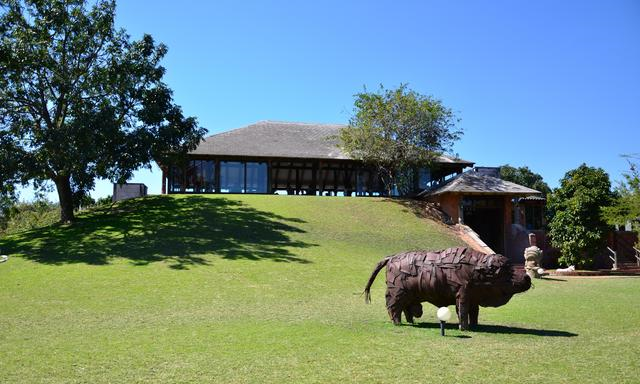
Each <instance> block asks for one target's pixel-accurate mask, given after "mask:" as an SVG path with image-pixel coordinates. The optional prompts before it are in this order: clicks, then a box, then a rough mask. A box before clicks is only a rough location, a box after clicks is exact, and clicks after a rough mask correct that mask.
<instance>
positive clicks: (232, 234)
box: [0, 196, 315, 269]
mask: <svg viewBox="0 0 640 384" xmlns="http://www.w3.org/2000/svg"><path fill="white" fill-rule="evenodd" d="M298 223H304V221H303V220H301V219H296V218H287V217H282V216H279V215H277V214H274V213H271V212H266V211H260V210H257V209H255V208H251V207H249V206H247V205H245V204H244V203H242V202H241V201H237V200H232V199H229V198H223V197H216V198H206V197H202V196H184V197H181V198H172V197H167V196H149V197H146V198H144V199H135V200H127V201H122V202H120V203H118V204H116V205H114V206H113V207H111V208H104V209H98V210H94V211H92V212H89V213H85V214H82V215H80V216H79V217H78V218H77V221H76V222H75V223H74V224H73V225H71V226H64V225H54V226H50V227H46V228H40V229H36V230H32V231H29V232H24V233H21V234H18V235H15V236H12V237H10V238H9V239H5V240H3V241H0V245H2V248H3V250H6V251H8V252H9V253H14V254H16V253H17V254H22V255H23V256H24V257H25V258H27V259H29V260H33V261H36V262H40V263H44V264H53V265H55V264H65V263H86V264H92V265H104V264H108V263H109V259H110V258H113V257H122V258H126V259H129V260H131V261H132V262H133V263H134V264H136V265H146V264H149V263H152V262H158V261H170V262H172V264H171V268H174V269H186V268H188V266H189V265H207V264H209V260H207V259H206V258H204V257H202V256H199V255H204V254H216V255H217V256H220V257H222V258H224V259H230V260H236V259H246V260H272V261H277V262H297V263H308V261H307V260H304V259H301V258H299V257H297V256H295V254H293V253H292V252H291V251H290V250H289V249H288V248H307V247H311V246H315V244H309V243H305V242H302V241H297V240H292V239H291V238H290V235H289V234H291V233H303V232H305V231H304V230H302V229H300V228H298V227H296V226H295V224H298Z"/></svg>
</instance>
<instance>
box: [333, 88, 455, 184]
mask: <svg viewBox="0 0 640 384" xmlns="http://www.w3.org/2000/svg"><path fill="white" fill-rule="evenodd" d="M354 111H355V113H354V116H353V117H352V118H351V119H350V120H349V125H348V127H346V128H344V129H342V130H341V131H340V143H341V144H340V145H341V147H342V148H343V149H344V150H345V151H346V152H347V153H349V155H350V156H351V157H353V158H354V159H357V160H361V161H363V162H365V163H367V164H371V165H372V166H375V167H376V168H377V169H378V173H379V175H380V177H381V179H382V181H383V183H384V184H385V188H386V190H387V193H388V194H391V193H392V191H393V188H394V187H397V188H398V189H399V190H401V191H406V190H407V188H408V187H409V186H408V182H409V181H410V180H411V176H412V173H413V172H412V170H413V167H416V166H427V165H429V164H430V163H431V162H432V161H433V160H434V159H435V158H436V157H437V156H438V155H439V154H440V153H442V152H445V151H447V150H449V149H451V147H452V145H453V143H454V142H455V141H456V140H458V139H459V138H460V136H461V135H462V130H460V129H458V128H457V127H456V124H457V123H458V119H457V118H456V116H455V114H454V113H453V112H452V111H451V109H449V108H447V107H445V106H444V105H443V104H442V102H441V101H440V100H436V99H434V98H432V97H429V96H423V95H421V94H419V93H417V92H415V91H412V90H410V89H408V88H407V85H406V84H401V85H400V86H399V87H398V88H396V89H392V90H387V89H385V88H384V87H383V86H380V89H379V90H378V92H367V91H366V89H365V91H364V92H362V93H358V94H356V95H355V108H354Z"/></svg>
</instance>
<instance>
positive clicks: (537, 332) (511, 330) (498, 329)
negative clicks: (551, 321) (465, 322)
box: [413, 323, 578, 337]
mask: <svg viewBox="0 0 640 384" xmlns="http://www.w3.org/2000/svg"><path fill="white" fill-rule="evenodd" d="M413 326H414V327H418V328H434V329H440V324H436V323H417V324H413ZM445 328H446V329H458V324H452V323H447V324H446V325H445ZM471 333H502V334H515V335H532V336H549V337H575V336H578V334H577V333H573V332H566V331H555V330H549V329H532V328H519V327H506V326H504V325H482V324H481V325H478V326H476V327H475V328H473V330H472V331H471Z"/></svg>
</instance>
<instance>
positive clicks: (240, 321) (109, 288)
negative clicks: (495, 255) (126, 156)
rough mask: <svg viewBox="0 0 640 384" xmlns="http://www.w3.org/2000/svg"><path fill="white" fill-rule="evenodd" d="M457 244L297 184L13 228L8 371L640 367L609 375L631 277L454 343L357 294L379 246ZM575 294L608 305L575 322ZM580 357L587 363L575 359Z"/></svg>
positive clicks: (547, 289) (0, 346) (373, 377)
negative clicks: (279, 190)
mask: <svg viewBox="0 0 640 384" xmlns="http://www.w3.org/2000/svg"><path fill="white" fill-rule="evenodd" d="M458 244H460V240H458V238H457V237H455V236H454V235H453V234H452V233H450V232H449V231H448V230H447V229H446V228H445V227H443V226H441V225H438V224H435V223H433V222H431V221H429V220H425V219H421V218H419V217H417V216H416V215H415V214H414V213H413V212H412V211H411V209H409V208H406V207H405V205H404V204H402V201H389V200H384V199H372V198H330V197H304V196H238V195H235V196H200V195H193V196H155V197H148V198H144V199H138V200H132V201H126V202H122V203H120V204H118V205H116V206H114V207H113V209H112V210H98V211H93V212H90V213H86V214H83V215H80V216H79V220H78V222H77V223H76V224H74V225H73V226H70V227H65V226H53V227H48V228H43V229H39V230H33V231H30V232H24V233H21V234H16V235H12V236H9V237H7V238H4V239H2V240H0V249H1V250H2V253H8V254H9V255H10V259H9V261H8V262H5V263H2V264H0V295H1V296H0V319H1V321H0V367H1V368H0V382H2V383H23V382H24V383H33V382H48V383H69V382H91V383H107V382H111V383H133V382H193V383H202V382H216V383H221V382H229V383H236V382H237V383H240V382H242V383H244V382H256V383H269V382H271V383H282V382H296V383H298V382H404V383H411V382H415V383H421V382H425V380H426V381H429V379H430V378H435V377H436V375H437V380H438V381H445V382H473V383H478V382H492V381H500V382H517V383H519V384H520V383H526V382H536V381H539V380H538V379H541V377H540V376H539V375H537V373H536V375H537V376H536V375H534V376H523V373H526V372H531V371H530V370H529V371H527V369H528V367H535V370H536V372H538V371H540V370H541V372H543V373H541V374H543V375H544V378H546V379H549V380H550V381H563V380H564V381H567V382H589V381H590V379H592V378H594V377H598V375H597V374H596V375H592V374H591V371H593V370H596V371H597V372H607V375H613V376H611V378H612V381H620V382H622V381H624V380H626V379H629V378H631V379H634V378H635V376H633V375H635V373H637V371H636V370H634V366H633V364H634V361H633V359H629V360H628V361H626V360H620V359H616V363H615V366H616V369H615V370H611V369H610V367H609V365H608V363H607V361H608V359H607V353H608V351H611V350H615V351H618V352H619V353H620V355H621V356H633V355H634V354H636V352H637V343H635V342H634V337H633V332H636V331H635V329H633V328H629V327H628V326H627V323H626V322H625V320H624V319H626V318H638V317H640V312H639V311H640V302H638V296H637V295H635V294H634V292H637V289H638V288H639V283H638V282H640V279H638V280H630V279H628V280H622V279H619V280H611V281H608V282H598V281H595V280H593V281H591V282H589V281H586V282H576V283H574V282H551V281H547V282H540V283H537V284H536V285H537V287H536V288H537V289H535V290H534V291H532V292H528V293H526V294H524V295H518V296H516V297H515V298H514V299H513V300H512V301H511V303H509V305H507V306H506V307H503V308H499V309H497V310H485V309H483V310H482V311H481V314H480V321H481V322H483V323H484V324H492V323H493V324H496V323H497V324H498V325H487V326H486V327H485V328H483V329H482V330H481V331H480V332H475V333H471V334H462V333H461V332H459V331H457V330H454V329H450V330H449V331H448V335H449V336H454V337H453V338H452V337H448V338H441V337H440V336H439V335H438V331H437V329H436V328H435V327H437V325H436V323H435V321H434V312H435V311H434V308H432V307H430V306H428V305H426V306H425V315H424V317H423V319H421V320H419V321H420V322H421V323H420V324H418V325H416V326H411V327H409V326H401V327H394V326H393V325H391V323H390V322H389V320H388V317H387V314H386V310H385V307H384V276H379V277H378V280H377V281H376V283H375V284H374V286H373V288H374V289H373V291H372V296H373V303H372V305H365V304H364V303H363V297H362V296H361V292H362V289H363V287H364V285H365V283H366V281H367V278H368V276H369V274H370V272H371V270H372V269H373V267H374V265H375V263H376V262H377V261H379V260H380V259H381V258H382V257H383V256H386V255H389V254H392V253H395V252H398V251H402V250H407V249H417V248H444V247H448V246H453V245H458ZM597 284H600V285H598V286H597V287H596V285H597ZM565 286H571V289H563V290H560V289H559V288H561V287H565ZM593 287H596V288H598V287H599V288H598V289H593ZM594 293H595V294H594ZM584 297H589V298H590V299H589V300H590V301H589V303H590V305H591V307H593V308H595V307H598V308H606V309H607V310H606V311H605V310H603V311H599V312H598V313H590V316H588V319H589V320H588V321H584V319H585V318H587V316H585V314H584V305H582V304H581V303H582V301H581V300H584ZM623 308H624V310H625V316H617V315H616V314H619V313H621V310H622V309H623ZM548 312H554V313H556V314H559V315H558V316H546V315H545V314H546V313H548ZM605 329H606V330H607V332H603V330H605ZM636 333H637V332H636ZM577 334H579V335H580V338H578V337H574V336H576V335H577ZM636 336H637V335H636ZM634 348H636V349H635V352H634ZM573 354H576V355H577V356H581V357H583V356H590V358H591V363H590V364H589V370H580V369H569V367H573V366H574V360H573V359H572V358H571V356H572V355H573ZM485 357H486V358H485ZM579 361H583V360H579ZM460 370H462V371H460ZM496 372H498V373H499V374H497V373H496ZM632 376H633V377H632Z"/></svg>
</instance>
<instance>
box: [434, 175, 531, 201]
mask: <svg viewBox="0 0 640 384" xmlns="http://www.w3.org/2000/svg"><path fill="white" fill-rule="evenodd" d="M425 192H426V193H425V194H426V195H431V196H433V195H440V194H442V193H447V192H456V193H464V194H466V195H474V194H476V195H512V196H513V195H515V196H530V195H537V194H540V193H541V192H539V191H536V190H535V189H531V188H527V187H525V186H522V185H519V184H516V183H512V182H510V181H506V180H502V179H499V178H497V177H493V176H488V175H486V174H482V173H479V172H476V171H475V170H472V171H468V172H464V173H461V174H460V175H458V176H456V177H454V178H452V179H451V180H448V181H447V182H445V183H444V184H442V185H440V186H438V187H436V188H435V189H433V190H431V191H425Z"/></svg>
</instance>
